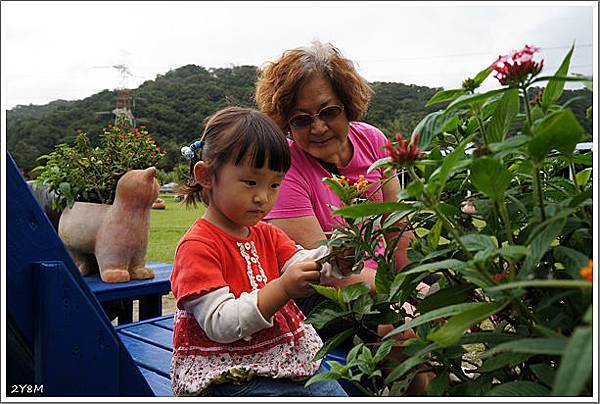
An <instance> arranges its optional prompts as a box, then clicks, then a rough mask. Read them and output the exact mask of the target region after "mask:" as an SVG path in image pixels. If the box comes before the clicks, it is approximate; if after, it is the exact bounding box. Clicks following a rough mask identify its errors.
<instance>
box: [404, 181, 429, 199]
mask: <svg viewBox="0 0 600 404" xmlns="http://www.w3.org/2000/svg"><path fill="white" fill-rule="evenodd" d="M422 193H423V183H422V182H421V181H411V182H410V183H409V184H408V185H407V186H406V187H405V188H404V189H402V190H401V191H400V193H399V194H398V198H399V199H400V200H404V199H413V198H416V197H418V196H419V195H421V194H422Z"/></svg>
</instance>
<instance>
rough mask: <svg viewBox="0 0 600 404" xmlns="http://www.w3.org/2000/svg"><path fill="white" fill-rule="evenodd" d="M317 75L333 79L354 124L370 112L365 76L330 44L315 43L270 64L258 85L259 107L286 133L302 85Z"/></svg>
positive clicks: (266, 65) (368, 87) (287, 53)
mask: <svg viewBox="0 0 600 404" xmlns="http://www.w3.org/2000/svg"><path fill="white" fill-rule="evenodd" d="M314 75H323V76H324V77H325V78H327V79H328V80H329V82H330V83H331V86H332V87H333V91H334V92H335V94H336V95H337V96H338V97H339V98H340V100H341V101H342V103H343V104H344V110H345V112H346V116H347V118H348V120H350V121H358V120H360V119H361V118H362V117H363V115H364V114H365V113H366V112H367V108H368V107H369V100H370V99H371V95H372V94H373V90H372V89H371V87H370V86H369V84H368V83H367V81H366V80H365V79H364V78H363V77H361V76H360V75H359V74H358V72H357V71H356V69H355V67H354V63H353V62H352V61H351V60H349V59H346V58H345V57H344V56H342V54H341V52H340V51H339V50H338V49H337V48H336V47H334V46H333V45H332V44H330V43H325V44H323V43H321V42H319V41H314V42H312V43H311V46H308V47H300V48H295V49H291V50H287V51H285V52H284V53H283V54H282V55H281V57H280V58H279V59H278V60H276V61H274V62H267V63H266V64H265V65H264V66H263V68H262V69H261V71H260V73H259V76H258V80H257V82H256V94H255V98H256V104H257V105H258V108H259V109H260V110H261V111H262V112H264V113H265V114H267V115H268V116H269V117H271V119H273V120H274V121H275V122H276V123H277V125H279V127H280V128H281V129H283V130H287V129H288V123H287V120H288V118H289V113H290V112H291V111H292V109H293V108H294V106H295V103H296V96H297V93H298V90H299V88H300V86H301V85H302V84H303V83H304V82H305V81H306V80H307V79H308V78H310V77H313V76H314Z"/></svg>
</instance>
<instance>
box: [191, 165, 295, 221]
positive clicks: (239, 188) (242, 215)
mask: <svg viewBox="0 0 600 404" xmlns="http://www.w3.org/2000/svg"><path fill="white" fill-rule="evenodd" d="M203 164H204V163H203V162H199V163H197V164H196V167H194V174H195V176H196V180H197V181H198V182H199V183H200V184H202V186H203V187H204V188H205V189H207V190H208V192H209V200H210V203H209V205H208V209H207V215H206V216H205V218H207V220H211V221H213V222H214V224H216V225H219V226H220V227H221V228H224V229H229V230H231V231H233V232H239V231H240V230H245V227H247V226H253V225H255V224H256V223H258V222H259V221H260V220H262V218H264V217H265V216H266V215H267V213H269V211H270V210H271V209H272V208H273V205H274V204H275V199H276V198H277V194H278V193H279V184H281V181H282V180H283V176H284V173H282V172H277V171H273V170H271V169H269V168H268V166H267V165H266V164H265V166H264V167H263V168H254V167H251V166H249V165H247V164H244V163H243V162H242V164H240V165H239V166H236V165H234V164H233V163H232V162H228V163H226V164H225V165H223V166H222V167H221V168H220V169H219V170H218V172H217V173H216V175H210V174H209V175H208V176H207V175H206V170H203V169H202V165H203ZM197 167H198V170H196V168H197Z"/></svg>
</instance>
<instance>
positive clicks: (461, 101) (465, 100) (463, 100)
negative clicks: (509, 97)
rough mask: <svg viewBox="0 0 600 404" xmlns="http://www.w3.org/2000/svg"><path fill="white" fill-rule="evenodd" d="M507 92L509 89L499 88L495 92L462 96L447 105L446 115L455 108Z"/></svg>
mask: <svg viewBox="0 0 600 404" xmlns="http://www.w3.org/2000/svg"><path fill="white" fill-rule="evenodd" d="M508 90H509V88H508V87H507V88H499V89H496V90H492V91H488V92H486V93H478V94H467V95H463V96H461V97H458V98H457V99H456V100H454V102H452V103H451V104H450V105H448V107H447V108H446V113H448V112H450V111H452V110H455V109H457V108H461V107H464V106H467V105H470V104H473V103H475V102H480V101H485V100H487V99H488V98H490V97H492V96H494V95H496V94H502V93H504V92H506V91H508Z"/></svg>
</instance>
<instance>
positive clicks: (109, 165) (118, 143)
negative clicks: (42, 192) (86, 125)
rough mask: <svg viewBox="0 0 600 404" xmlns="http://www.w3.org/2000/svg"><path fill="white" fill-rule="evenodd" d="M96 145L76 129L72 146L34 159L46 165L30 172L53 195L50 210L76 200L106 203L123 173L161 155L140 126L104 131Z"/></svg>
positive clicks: (61, 208) (149, 162)
mask: <svg viewBox="0 0 600 404" xmlns="http://www.w3.org/2000/svg"><path fill="white" fill-rule="evenodd" d="M99 142H100V145H99V146H97V147H93V146H92V145H91V143H90V140H89V138H88V136H87V134H86V133H84V132H82V131H81V130H79V131H78V133H77V135H76V138H75V144H74V145H67V144H60V145H58V146H56V148H55V150H54V151H53V152H51V153H50V154H48V155H44V156H40V157H39V158H38V160H42V161H43V160H46V164H45V165H42V166H38V167H36V168H35V169H34V171H39V172H40V174H39V176H38V177H37V178H36V180H35V182H36V183H37V184H38V185H43V186H45V187H46V189H47V191H48V192H53V193H54V195H55V198H54V200H53V201H52V208H53V209H56V210H63V209H64V208H65V207H66V206H69V207H72V206H73V204H74V203H75V202H76V201H80V202H94V203H106V204H110V203H112V202H113V200H114V198H115V188H116V185H117V181H118V180H119V178H121V176H122V175H123V174H125V173H126V172H127V171H129V170H134V169H144V168H148V167H152V166H154V165H155V164H156V163H157V162H158V161H159V160H160V159H161V158H162V157H163V156H164V153H162V152H161V150H160V147H159V146H158V145H156V143H155V142H154V140H152V136H151V134H150V133H148V131H147V130H146V129H145V128H144V127H140V128H139V129H138V128H133V129H132V128H130V127H129V126H128V125H127V124H126V123H122V124H121V126H117V125H114V126H109V127H108V128H105V129H104V130H103V132H102V134H101V135H100V140H99Z"/></svg>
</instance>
